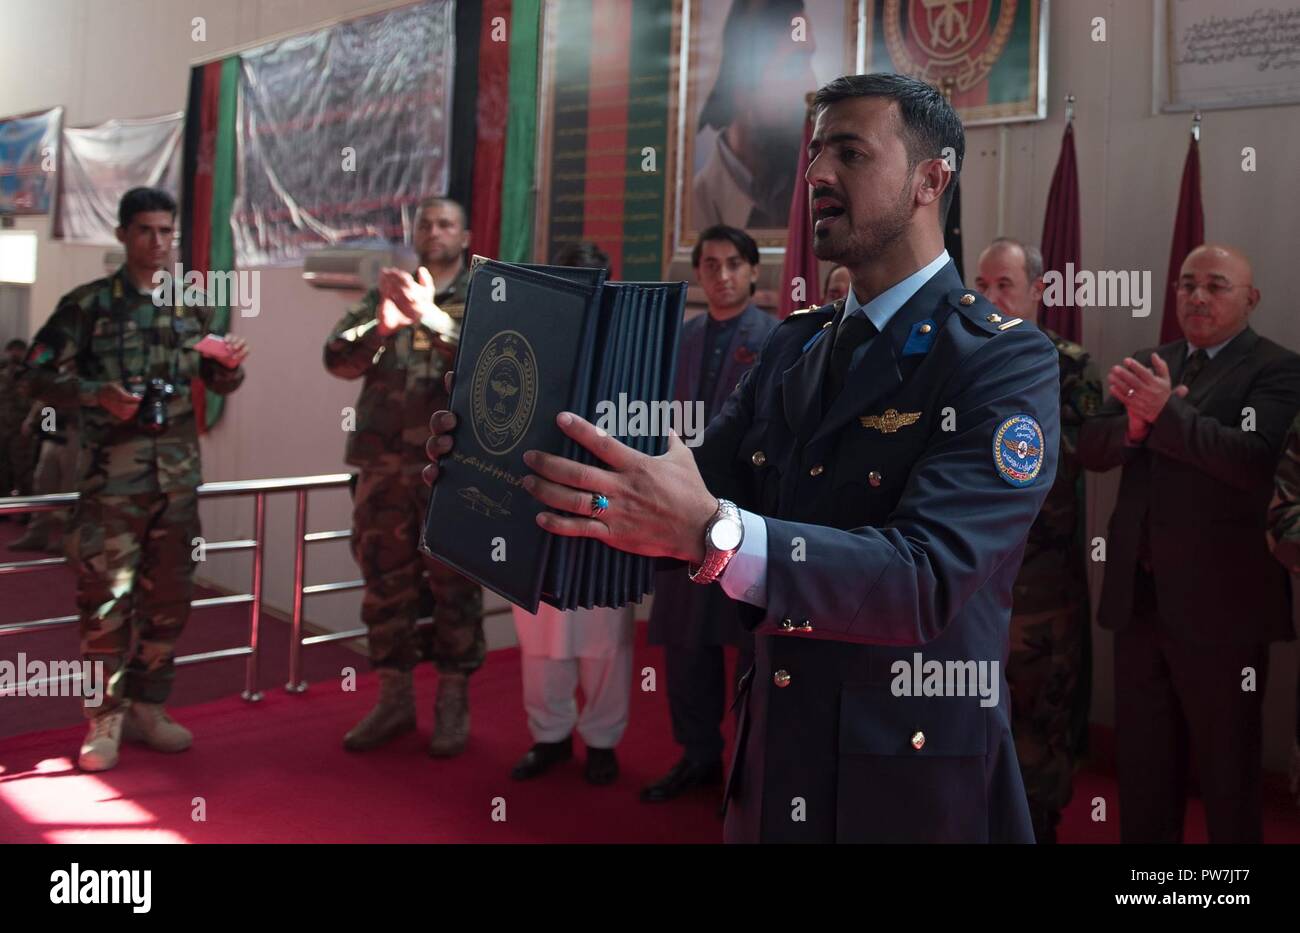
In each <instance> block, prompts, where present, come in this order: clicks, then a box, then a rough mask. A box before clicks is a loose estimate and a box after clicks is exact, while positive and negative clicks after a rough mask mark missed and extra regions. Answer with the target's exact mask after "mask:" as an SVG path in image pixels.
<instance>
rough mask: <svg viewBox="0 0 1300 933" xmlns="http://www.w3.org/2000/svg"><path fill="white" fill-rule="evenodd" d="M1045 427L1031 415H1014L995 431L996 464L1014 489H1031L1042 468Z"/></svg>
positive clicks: (994, 455) (994, 459)
mask: <svg viewBox="0 0 1300 933" xmlns="http://www.w3.org/2000/svg"><path fill="white" fill-rule="evenodd" d="M1043 446H1044V442H1043V428H1042V425H1040V424H1039V423H1038V421H1037V420H1035V419H1034V417H1033V416H1032V415H1025V414H1020V415H1012V416H1011V417H1010V418H1008V419H1007V420H1006V421H1003V422H1002V424H1001V425H999V426H998V429H997V430H996V431H994V432H993V465H994V466H995V467H997V470H998V475H999V476H1001V477H1002V478H1003V479H1004V480H1006V481H1007V482H1008V483H1010V484H1011V485H1012V486H1028V485H1029V484H1030V483H1032V482H1033V481H1034V480H1035V479H1037V478H1038V474H1039V472H1040V471H1041V470H1042V469H1043V456H1044V451H1043Z"/></svg>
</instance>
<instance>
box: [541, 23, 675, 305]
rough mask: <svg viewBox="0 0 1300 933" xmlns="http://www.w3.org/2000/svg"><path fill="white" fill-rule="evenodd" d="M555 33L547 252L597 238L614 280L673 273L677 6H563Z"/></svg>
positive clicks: (546, 90) (545, 91) (551, 58)
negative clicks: (667, 244) (667, 246)
mask: <svg viewBox="0 0 1300 933" xmlns="http://www.w3.org/2000/svg"><path fill="white" fill-rule="evenodd" d="M549 9H550V10H552V11H553V15H554V16H555V18H556V22H555V24H554V27H553V28H551V27H548V33H549V34H550V35H552V36H554V42H555V46H554V48H553V49H552V51H551V54H550V56H549V59H548V60H549V61H551V62H552V63H553V66H552V72H553V76H552V80H553V84H552V86H551V87H547V88H544V89H542V93H543V94H545V95H548V96H549V97H550V98H551V99H550V102H549V103H550V113H551V141H550V152H549V161H550V167H551V169H550V178H549V179H547V181H548V182H549V185H550V190H549V196H548V198H547V204H546V217H547V221H546V231H545V241H546V248H547V250H548V251H549V253H550V254H551V256H550V257H542V258H551V257H553V256H554V254H555V253H557V252H558V251H559V250H560V249H562V248H563V247H565V246H567V245H569V244H571V243H577V242H581V241H589V242H594V243H595V244H596V245H597V246H599V247H600V248H601V249H602V250H603V251H604V252H605V253H606V254H608V255H609V257H610V265H611V273H610V274H611V277H615V278H622V279H628V280H654V279H659V278H660V277H661V276H662V274H663V268H664V262H663V245H664V239H663V238H664V227H663V217H664V214H663V205H664V189H665V177H666V175H667V169H668V104H669V85H670V80H671V74H670V68H669V53H670V46H671V41H672V4H671V3H670V2H668V0H645V2H637V3H632V2H630V0H559V2H556V3H555V4H553V6H551V7H550V8H549Z"/></svg>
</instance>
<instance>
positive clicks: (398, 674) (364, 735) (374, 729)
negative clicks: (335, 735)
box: [343, 667, 415, 752]
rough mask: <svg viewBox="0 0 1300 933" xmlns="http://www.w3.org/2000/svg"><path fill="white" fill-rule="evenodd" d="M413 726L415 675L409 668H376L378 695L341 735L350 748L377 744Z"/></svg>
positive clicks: (395, 736)
mask: <svg viewBox="0 0 1300 933" xmlns="http://www.w3.org/2000/svg"><path fill="white" fill-rule="evenodd" d="M414 728H415V678H414V676H413V675H412V673H411V672H410V671H399V670H395V669H394V668H390V667H381V668H380V669H379V699H378V701H376V703H375V708H374V709H372V710H371V711H370V712H368V713H366V716H365V718H364V719H362V720H361V721H360V722H359V723H357V724H356V725H355V726H353V727H352V731H350V732H349V733H348V734H347V735H345V736H343V747H344V748H346V749H347V750H348V751H350V752H364V751H366V750H368V749H371V748H378V747H379V746H380V745H383V744H384V743H385V742H388V741H390V740H392V739H395V738H397V737H398V736H399V735H402V734H404V733H407V732H410V731H411V730H412V729H414Z"/></svg>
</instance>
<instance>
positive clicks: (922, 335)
mask: <svg viewBox="0 0 1300 933" xmlns="http://www.w3.org/2000/svg"><path fill="white" fill-rule="evenodd" d="M934 335H935V327H934V321H930V320H925V321H918V322H917V323H915V324H913V325H912V330H911V331H910V332H909V333H908V335H907V342H906V343H905V344H903V352H902V354H901V355H902V356H923V355H924V354H926V353H929V352H930V347H931V346H932V345H933V344H934Z"/></svg>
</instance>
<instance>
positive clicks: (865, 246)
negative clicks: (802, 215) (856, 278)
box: [813, 186, 912, 267]
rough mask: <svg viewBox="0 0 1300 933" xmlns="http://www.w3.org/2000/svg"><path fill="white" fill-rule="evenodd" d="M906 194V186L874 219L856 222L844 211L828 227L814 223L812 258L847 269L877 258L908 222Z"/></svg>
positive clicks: (896, 240) (909, 204)
mask: <svg viewBox="0 0 1300 933" xmlns="http://www.w3.org/2000/svg"><path fill="white" fill-rule="evenodd" d="M910 193H911V192H910V186H904V188H903V190H902V191H901V192H900V193H899V197H898V199H897V200H896V201H895V202H894V204H893V206H892V207H890V209H889V210H888V211H887V212H886V213H884V214H881V215H879V216H876V217H872V218H867V219H865V220H862V221H856V220H855V219H854V216H853V214H852V213H850V212H849V211H845V213H844V214H842V215H840V216H839V217H836V218H834V219H833V220H832V221H831V223H829V224H824V225H823V226H821V227H817V226H816V225H815V224H814V227H813V255H815V256H816V257H817V258H818V259H821V260H828V261H830V262H836V263H839V264H841V265H845V266H850V267H852V266H855V265H859V264H861V263H864V262H870V261H871V260H873V259H876V258H878V257H880V256H881V255H883V254H884V253H885V252H887V251H888V250H889V249H890V247H892V246H893V245H894V244H895V243H897V242H898V241H899V240H900V239H902V238H903V236H904V235H905V234H906V233H907V228H908V226H909V225H910V224H911V222H912V205H911V198H910V197H909V194H910Z"/></svg>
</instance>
